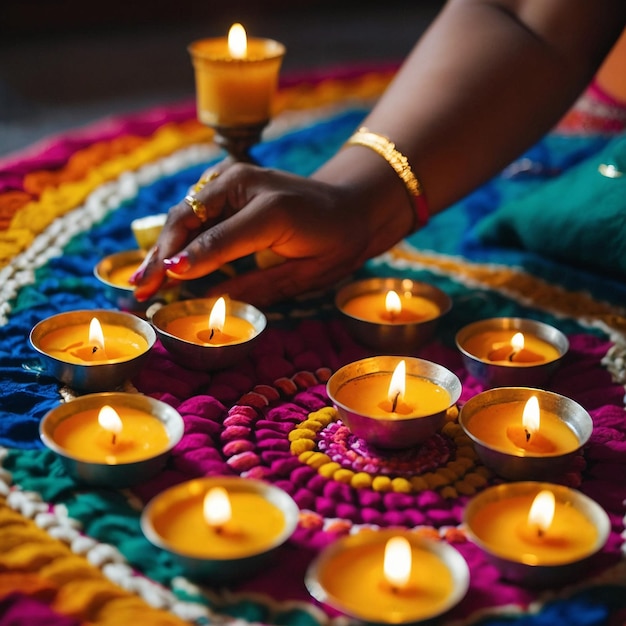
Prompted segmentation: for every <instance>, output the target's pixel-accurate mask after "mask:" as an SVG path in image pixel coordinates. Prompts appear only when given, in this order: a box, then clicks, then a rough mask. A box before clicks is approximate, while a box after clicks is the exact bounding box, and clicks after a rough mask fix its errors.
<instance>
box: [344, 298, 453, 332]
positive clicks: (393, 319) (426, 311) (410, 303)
mask: <svg viewBox="0 0 626 626" xmlns="http://www.w3.org/2000/svg"><path fill="white" fill-rule="evenodd" d="M342 309H343V311H344V313H346V314H347V315H350V316H352V317H355V318H358V319H361V320H365V321H368V322H375V323H380V324H411V323H416V322H425V321H427V320H430V319H434V318H436V317H438V316H439V315H440V313H441V310H440V308H439V306H438V305H437V304H436V303H435V302H433V301H432V300H429V299H428V298H424V297H422V296H418V295H415V294H412V293H411V292H410V291H409V292H406V293H402V294H398V292H396V291H394V290H389V291H387V292H386V293H378V292H376V293H365V294H361V295H358V296H355V297H354V298H351V299H350V300H348V301H347V302H346V303H345V304H344V305H343V306H342Z"/></svg>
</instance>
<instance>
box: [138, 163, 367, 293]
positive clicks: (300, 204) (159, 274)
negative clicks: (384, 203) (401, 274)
mask: <svg viewBox="0 0 626 626" xmlns="http://www.w3.org/2000/svg"><path fill="white" fill-rule="evenodd" d="M203 178H205V179H208V180H209V182H207V183H206V184H205V186H204V187H202V188H201V189H200V190H199V191H197V192H196V193H195V198H196V199H197V200H198V201H200V202H201V203H202V205H203V206H204V207H205V208H206V213H207V219H206V221H205V222H201V221H200V219H199V218H198V217H197V215H196V214H195V213H194V212H193V210H192V208H191V207H190V205H189V204H188V203H187V202H185V201H184V200H183V201H181V202H179V203H178V204H177V205H175V206H174V207H172V208H171V209H170V211H169V214H168V218H167V221H166V224H165V226H164V228H163V231H162V232H161V235H160V237H159V239H158V241H157V244H156V246H155V248H154V249H153V250H152V252H151V253H150V254H149V255H148V259H147V260H146V262H144V264H143V266H142V267H141V268H140V270H139V271H138V272H137V273H136V275H135V276H134V277H133V282H134V284H135V296H136V298H137V299H138V300H146V299H148V298H149V297H151V296H152V295H154V293H155V292H156V291H157V290H158V289H159V288H160V287H161V285H162V284H163V282H164V281H165V280H166V279H167V278H168V277H169V278H170V279H175V280H189V279H194V278H198V277H201V276H205V275H207V274H209V273H211V272H213V271H215V270H216V269H218V268H219V267H220V266H222V265H224V264H225V263H228V262H230V261H233V260H235V259H237V258H240V257H243V256H246V255H249V254H252V253H255V252H260V251H264V250H271V251H272V252H273V253H274V254H275V255H278V256H279V257H282V259H284V262H281V263H279V264H275V265H273V266H272V267H268V268H265V269H258V270H256V271H252V272H250V273H248V274H246V275H241V276H237V277H235V278H232V279H229V280H227V281H225V282H224V283H222V284H221V285H220V286H219V291H220V292H221V293H228V294H229V295H230V296H231V297H233V298H235V299H245V301H247V302H251V303H254V304H257V305H267V304H270V303H272V302H275V301H278V300H281V299H284V298H287V297H291V296H294V295H297V294H299V293H302V292H305V291H309V290H314V289H319V288H323V287H328V286H330V285H332V284H333V283H335V282H336V281H337V280H339V279H340V278H342V277H343V276H345V275H347V274H349V273H350V272H352V271H353V270H354V269H356V268H357V267H359V266H360V265H361V264H362V263H363V262H364V261H365V259H366V258H367V255H368V251H369V248H370V241H369V238H370V236H371V235H372V233H370V232H369V229H368V225H367V222H366V220H364V219H363V215H362V212H360V211H359V208H360V207H359V206H358V204H357V203H356V202H354V199H353V198H352V197H351V194H350V193H348V192H347V191H346V190H344V189H342V187H341V186H339V185H331V184H328V183H325V182H320V181H317V180H313V179H311V178H302V177H298V176H294V175H291V174H287V173H283V172H279V171H276V170H268V169H263V168H260V167H256V166H252V165H247V164H242V163H235V164H231V163H227V162H224V163H222V164H220V165H218V166H216V167H215V168H213V169H212V170H210V171H209V172H207V173H205V175H204V176H203Z"/></svg>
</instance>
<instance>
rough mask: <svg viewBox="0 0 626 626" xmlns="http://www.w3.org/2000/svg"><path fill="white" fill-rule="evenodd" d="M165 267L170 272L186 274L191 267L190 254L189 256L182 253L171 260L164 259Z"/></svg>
mask: <svg viewBox="0 0 626 626" xmlns="http://www.w3.org/2000/svg"><path fill="white" fill-rule="evenodd" d="M163 265H164V266H165V269H166V270H167V271H168V272H172V273H173V274H184V273H185V272H186V271H187V270H188V269H189V268H190V267H191V264H190V263H189V254H187V252H181V253H180V254H177V255H176V256H173V257H172V258H171V259H163Z"/></svg>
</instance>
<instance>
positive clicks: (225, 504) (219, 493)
mask: <svg viewBox="0 0 626 626" xmlns="http://www.w3.org/2000/svg"><path fill="white" fill-rule="evenodd" d="M203 509H204V519H205V520H206V523H207V524H208V525H209V526H213V527H214V528H217V529H219V528H221V527H222V526H223V525H224V524H226V522H228V521H229V520H230V518H231V516H232V510H231V506H230V499H229V498H228V492H227V491H226V489H224V487H212V488H211V489H209V491H208V492H207V494H206V496H204V507H203Z"/></svg>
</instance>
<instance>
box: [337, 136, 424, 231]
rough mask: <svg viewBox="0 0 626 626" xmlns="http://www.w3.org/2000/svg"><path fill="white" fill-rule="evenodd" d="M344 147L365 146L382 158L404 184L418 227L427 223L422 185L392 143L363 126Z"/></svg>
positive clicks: (407, 161) (404, 157) (406, 160)
mask: <svg viewBox="0 0 626 626" xmlns="http://www.w3.org/2000/svg"><path fill="white" fill-rule="evenodd" d="M346 145H348V146H349V145H353V146H365V147H366V148H370V149H371V150H373V151H374V152H376V153H377V154H379V155H380V156H381V157H383V159H385V161H387V163H389V165H391V167H392V168H393V169H394V171H395V172H396V174H397V175H398V176H399V177H400V179H401V180H402V182H403V183H404V186H405V187H406V190H407V191H408V193H409V196H410V197H411V201H412V202H413V204H414V207H415V212H416V217H417V220H418V226H423V225H424V224H426V222H428V217H429V213H428V207H427V205H426V199H425V196H424V190H423V189H422V184H421V183H420V181H419V180H418V178H417V176H415V174H414V173H413V170H412V169H411V165H410V163H409V160H408V159H407V158H406V156H404V154H402V152H400V151H399V150H398V149H397V148H396V145H395V144H394V143H393V141H391V140H390V139H388V138H387V137H385V136H384V135H380V134H378V133H374V132H372V131H371V130H369V129H368V128H365V127H364V126H363V127H361V128H359V130H357V131H356V132H355V133H354V134H353V135H352V136H351V137H350V138H349V139H348V141H347V142H346Z"/></svg>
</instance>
